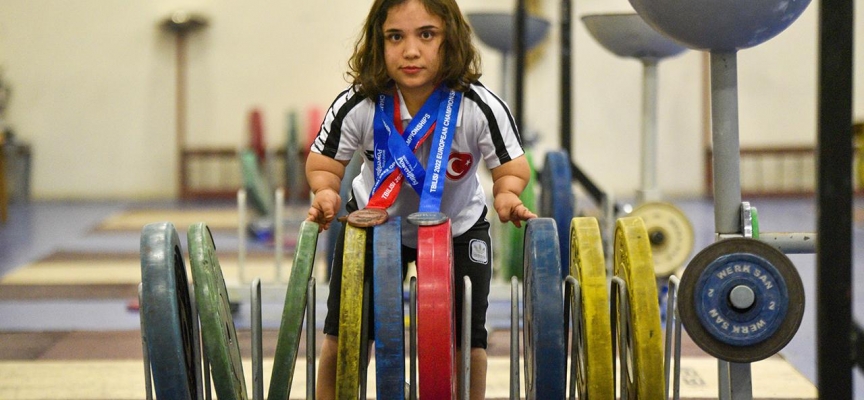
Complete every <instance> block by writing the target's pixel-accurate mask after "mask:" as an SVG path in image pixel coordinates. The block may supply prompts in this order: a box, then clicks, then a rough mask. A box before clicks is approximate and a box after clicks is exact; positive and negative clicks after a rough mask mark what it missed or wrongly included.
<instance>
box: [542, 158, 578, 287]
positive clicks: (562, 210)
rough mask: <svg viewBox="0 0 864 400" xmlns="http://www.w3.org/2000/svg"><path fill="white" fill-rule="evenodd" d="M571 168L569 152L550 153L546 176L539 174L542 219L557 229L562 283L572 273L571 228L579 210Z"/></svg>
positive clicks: (546, 162) (547, 160)
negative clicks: (548, 218)
mask: <svg viewBox="0 0 864 400" xmlns="http://www.w3.org/2000/svg"><path fill="white" fill-rule="evenodd" d="M570 168H571V165H570V156H569V155H568V154H567V152H566V151H563V150H559V151H550V152H548V153H546V160H545V162H544V164H543V173H542V174H540V187H541V188H542V192H541V193H542V195H541V197H540V216H541V217H550V218H553V219H554V220H555V224H556V225H557V227H558V243H559V245H560V248H559V251H560V255H559V258H560V260H561V271H560V273H559V275H561V280H564V278H566V277H567V275H568V274H569V273H570V265H569V263H570V240H569V239H570V238H569V236H570V231H569V226H570V220H571V219H572V218H573V216H574V212H575V211H574V210H575V208H576V206H575V197H574V196H573V189H572V180H573V178H572V176H573V173H572V171H571V169H570Z"/></svg>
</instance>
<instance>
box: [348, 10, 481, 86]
mask: <svg viewBox="0 0 864 400" xmlns="http://www.w3.org/2000/svg"><path fill="white" fill-rule="evenodd" d="M406 1H408V0H375V3H374V4H372V8H371V9H370V10H369V15H368V16H367V17H366V23H365V25H364V26H363V31H362V32H361V34H360V38H359V39H357V43H355V44H354V54H353V55H352V56H351V58H350V59H349V60H348V68H349V70H348V72H347V74H348V76H349V77H350V79H351V81H352V83H353V84H354V85H357V86H359V88H358V91H359V92H360V93H361V94H363V95H366V96H377V95H378V94H381V93H384V92H386V91H387V90H389V89H391V88H392V87H393V80H392V79H391V78H390V76H389V75H387V66H386V65H385V63H384V31H383V28H382V27H383V26H384V21H385V20H386V19H387V12H388V11H389V10H390V8H391V7H393V6H396V5H399V4H402V3H404V2H406ZM420 2H421V3H423V5H424V6H425V7H426V10H427V11H428V12H429V13H430V14H433V15H436V16H438V17H439V18H441V20H442V21H443V22H444V42H443V43H442V44H441V49H440V50H439V52H440V56H441V59H442V63H441V69H440V71H438V81H440V82H444V84H445V85H446V86H447V87H449V88H451V89H455V90H459V91H465V90H467V89H468V85H470V84H471V83H474V82H477V80H478V79H479V78H480V75H481V72H480V54H479V53H478V52H477V49H476V48H475V47H474V43H473V42H472V41H471V27H470V26H469V25H468V23H467V22H466V21H465V18H464V17H463V16H462V12H461V11H460V10H459V6H458V5H457V4H456V0H420Z"/></svg>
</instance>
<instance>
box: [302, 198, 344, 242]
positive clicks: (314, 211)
mask: <svg viewBox="0 0 864 400" xmlns="http://www.w3.org/2000/svg"><path fill="white" fill-rule="evenodd" d="M341 204H342V197H341V196H339V192H337V191H335V190H333V189H322V190H319V191H318V192H317V193H315V196H314V197H313V198H312V207H309V212H308V213H307V217H306V220H307V221H312V222H317V223H318V232H321V231H323V230H327V229H329V228H330V223H331V222H333V218H335V217H336V213H337V212H338V211H339V206H340V205H341Z"/></svg>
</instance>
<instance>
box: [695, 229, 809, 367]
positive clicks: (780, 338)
mask: <svg viewBox="0 0 864 400" xmlns="http://www.w3.org/2000/svg"><path fill="white" fill-rule="evenodd" d="M680 295H681V298H682V299H684V301H683V302H682V303H681V304H680V306H681V318H682V320H683V322H684V326H685V327H686V328H687V332H688V333H689V334H690V337H691V338H693V341H694V342H695V343H696V344H697V345H699V347H701V348H702V349H703V350H705V351H706V352H707V353H708V354H711V355H713V356H715V357H717V358H720V359H723V360H727V361H733V362H738V363H749V362H755V361H759V360H762V359H765V358H767V357H770V356H771V355H774V354H775V353H777V352H778V351H780V349H782V348H783V347H784V346H786V344H787V343H789V341H790V340H792V337H793V336H794V335H795V332H797V330H798V327H799V325H800V324H801V319H802V318H803V316H804V286H803V284H802V283H801V278H800V276H799V275H798V272H797V271H796V270H795V267H794V265H792V262H791V261H789V259H788V258H787V257H786V255H784V254H783V253H781V252H780V251H779V250H777V249H775V248H773V247H771V246H769V245H767V244H765V243H762V242H760V241H758V240H754V239H748V238H732V239H725V240H721V241H719V242H716V243H714V244H712V245H710V246H708V247H706V248H705V249H703V250H702V251H701V252H699V253H698V254H697V255H696V256H695V257H694V258H693V260H692V261H690V263H689V264H688V265H687V273H686V274H684V277H683V278H682V279H681V293H680Z"/></svg>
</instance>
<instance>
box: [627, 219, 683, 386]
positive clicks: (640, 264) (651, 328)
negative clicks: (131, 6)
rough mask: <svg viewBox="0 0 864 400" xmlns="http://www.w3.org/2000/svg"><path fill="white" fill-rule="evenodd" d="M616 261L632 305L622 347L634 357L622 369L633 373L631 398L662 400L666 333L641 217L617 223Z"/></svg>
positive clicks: (630, 383) (648, 244)
mask: <svg viewBox="0 0 864 400" xmlns="http://www.w3.org/2000/svg"><path fill="white" fill-rule="evenodd" d="M614 258H615V266H614V269H615V271H614V272H615V275H616V276H618V277H620V278H621V279H623V280H624V282H625V283H626V284H627V297H628V300H629V303H630V315H629V316H625V318H626V319H627V320H628V321H629V323H630V335H629V336H630V337H629V338H627V339H626V340H627V342H628V343H622V344H621V346H619V348H621V347H623V346H628V348H629V349H630V354H631V355H632V358H633V359H632V365H627V366H624V365H622V366H621V368H627V369H628V370H629V371H631V374H630V378H631V379H632V380H631V381H629V382H626V384H625V388H626V389H625V390H627V397H628V398H634V399H662V398H663V391H664V390H665V385H664V371H663V341H662V337H663V331H662V328H661V326H660V306H659V304H658V302H657V281H656V278H655V276H654V265H653V261H652V257H651V243H650V241H649V239H648V230H647V229H646V228H645V224H644V223H643V222H642V219H641V218H638V217H625V218H621V219H619V220H618V221H617V223H616V226H615V255H614ZM615 296H618V294H617V293H615ZM679 298H680V297H679ZM616 304H618V305H619V306H620V304H621V302H620V301H616ZM616 313H620V310H616Z"/></svg>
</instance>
